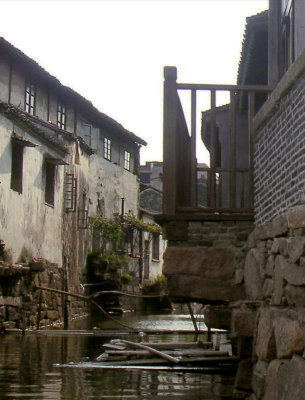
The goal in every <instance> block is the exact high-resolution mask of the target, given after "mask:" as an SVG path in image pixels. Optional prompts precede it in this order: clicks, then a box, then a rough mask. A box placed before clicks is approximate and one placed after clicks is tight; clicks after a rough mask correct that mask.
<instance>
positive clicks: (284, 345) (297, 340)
mask: <svg viewBox="0 0 305 400" xmlns="http://www.w3.org/2000/svg"><path fill="white" fill-rule="evenodd" d="M248 249H249V250H248V253H247V257H246V261H245V269H244V277H243V279H244V284H245V291H246V296H247V299H248V302H247V303H243V304H242V305H239V306H238V305H237V304H236V308H235V309H234V311H233V313H232V334H233V336H235V337H236V338H237V341H238V342H241V341H242V340H245V338H248V344H247V343H246V342H245V344H244V345H242V343H241V346H240V349H239V352H240V354H239V355H240V356H242V357H243V358H244V359H245V361H252V369H251V370H249V371H250V372H249V374H248V375H249V376H250V375H251V387H250V389H251V390H252V391H253V393H252V394H251V395H250V396H249V397H247V396H246V394H247V389H249V387H247V388H246V391H245V392H244V394H243V395H244V396H245V397H246V398H249V399H251V400H261V399H262V400H284V399H285V400H286V399H289V400H291V399H293V400H294V399H302V398H303V397H304V392H305V359H304V357H305V308H304V306H305V206H303V205H301V206H296V207H294V208H291V209H290V210H288V212H287V213H286V214H284V215H281V216H279V217H277V218H276V219H274V220H273V221H272V222H268V223H265V224H263V225H260V226H257V227H256V228H255V229H254V231H253V232H252V233H251V235H250V236H249V240H248ZM252 340H253V346H252V352H251V354H248V356H247V355H246V354H243V353H242V351H243V349H245V348H247V346H248V347H249V343H250V342H251V341H252ZM241 374H242V372H241V371H238V374H237V381H238V377H239V375H241ZM236 389H237V390H236V398H240V397H238V396H239V395H240V392H239V391H238V387H236ZM242 398H243V397H242Z"/></svg>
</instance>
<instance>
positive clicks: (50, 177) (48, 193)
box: [45, 162, 56, 206]
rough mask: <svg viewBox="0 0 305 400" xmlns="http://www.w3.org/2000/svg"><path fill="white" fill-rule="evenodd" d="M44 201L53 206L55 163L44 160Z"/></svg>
mask: <svg viewBox="0 0 305 400" xmlns="http://www.w3.org/2000/svg"><path fill="white" fill-rule="evenodd" d="M45 165H46V167H45V168H46V170H45V171H46V187H45V202H46V203H47V204H49V205H51V206H54V197H55V196H54V195H55V171H56V165H54V164H51V163H48V162H46V164H45Z"/></svg>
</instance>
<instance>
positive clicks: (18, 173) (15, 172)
mask: <svg viewBox="0 0 305 400" xmlns="http://www.w3.org/2000/svg"><path fill="white" fill-rule="evenodd" d="M22 175H23V146H20V145H18V144H17V143H12V168H11V189H12V190H15V192H18V193H22Z"/></svg>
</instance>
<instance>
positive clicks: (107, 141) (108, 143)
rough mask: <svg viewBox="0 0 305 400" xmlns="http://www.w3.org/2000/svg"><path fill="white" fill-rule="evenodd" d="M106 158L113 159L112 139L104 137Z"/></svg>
mask: <svg viewBox="0 0 305 400" xmlns="http://www.w3.org/2000/svg"><path fill="white" fill-rule="evenodd" d="M103 154H104V158H105V159H106V160H108V161H111V139H109V138H107V137H104V151H103Z"/></svg>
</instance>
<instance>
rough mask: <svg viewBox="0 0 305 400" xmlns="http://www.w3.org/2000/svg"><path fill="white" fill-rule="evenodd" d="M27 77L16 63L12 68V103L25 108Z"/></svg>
mask: <svg viewBox="0 0 305 400" xmlns="http://www.w3.org/2000/svg"><path fill="white" fill-rule="evenodd" d="M24 99H25V78H24V74H23V72H22V71H21V69H20V68H18V66H17V65H16V64H13V69H12V86H11V103H12V104H14V105H15V106H16V107H20V108H21V109H22V110H24Z"/></svg>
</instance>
